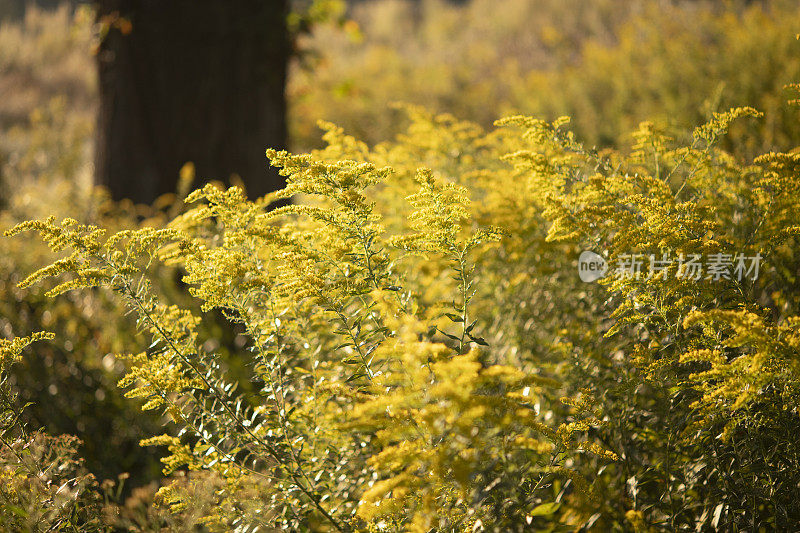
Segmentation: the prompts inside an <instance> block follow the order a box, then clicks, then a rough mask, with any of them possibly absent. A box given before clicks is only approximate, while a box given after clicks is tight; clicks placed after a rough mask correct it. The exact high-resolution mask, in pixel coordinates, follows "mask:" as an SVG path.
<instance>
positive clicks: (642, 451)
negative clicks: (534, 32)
mask: <svg viewBox="0 0 800 533" xmlns="http://www.w3.org/2000/svg"><path fill="white" fill-rule="evenodd" d="M404 109H405V111H404V112H405V113H407V114H408V116H409V120H410V124H411V125H410V127H409V129H408V131H407V133H405V134H403V135H401V136H399V137H398V139H397V140H396V141H393V142H387V143H383V144H379V145H377V146H375V147H372V148H370V147H368V146H367V145H366V144H364V143H362V142H360V141H358V140H356V139H355V138H353V137H350V136H348V135H346V134H345V133H344V132H343V131H342V130H341V129H340V128H337V127H335V126H333V125H331V124H328V123H321V126H322V127H323V128H324V129H325V130H326V133H325V136H324V138H325V140H326V142H327V143H328V146H327V147H326V148H324V149H322V150H320V151H317V152H314V153H312V154H304V155H293V154H290V153H287V152H283V151H281V152H278V151H274V150H269V151H268V152H267V155H268V158H269V159H270V161H271V163H272V164H273V165H275V166H277V167H278V168H280V169H281V172H282V173H283V175H285V176H286V179H287V186H286V188H285V189H283V190H281V191H279V192H277V193H274V194H272V195H270V196H268V197H266V198H263V199H261V200H259V201H256V202H250V201H247V200H246V197H245V195H244V192H243V191H242V190H241V189H239V188H236V187H233V188H230V189H228V190H222V189H219V188H217V187H215V186H213V185H207V186H205V187H204V188H202V189H200V190H197V191H195V192H193V193H192V194H190V195H189V196H188V198H187V200H186V201H187V203H188V207H187V208H186V210H185V211H184V212H183V213H182V214H179V215H178V216H176V217H174V218H173V219H172V220H171V221H170V222H169V223H167V224H165V225H163V226H156V225H151V226H148V227H140V228H136V229H125V230H122V231H116V232H114V231H111V232H109V231H107V230H106V229H104V228H101V227H98V226H94V225H90V224H84V223H79V222H78V221H76V220H73V219H69V218H67V219H64V220H62V221H57V220H56V219H54V218H53V217H50V218H48V219H45V220H39V221H29V222H23V223H20V224H18V225H16V226H15V227H14V228H13V229H11V230H9V232H8V234H9V235H16V234H19V233H22V232H26V231H37V232H38V233H39V234H40V235H41V237H42V239H43V240H44V241H45V242H46V243H47V244H48V245H49V246H50V248H51V249H52V250H53V251H54V252H56V253H59V254H60V258H59V259H58V260H56V261H54V262H53V263H51V264H50V265H48V266H45V267H44V268H42V269H40V270H38V271H36V272H34V273H32V274H30V275H29V276H28V277H27V278H26V279H24V280H22V282H21V286H22V287H27V286H30V285H35V284H41V283H46V284H48V285H47V286H48V287H50V289H49V294H50V295H52V296H55V297H58V298H60V297H63V296H58V295H63V294H64V293H72V292H73V291H75V290H82V291H83V290H87V289H89V288H91V287H103V288H105V289H108V290H110V291H111V292H113V293H116V294H117V295H118V296H119V297H120V298H121V300H122V301H124V302H125V303H126V305H127V307H128V309H129V311H130V312H131V313H132V314H133V315H134V316H135V317H136V321H137V325H138V328H139V330H140V331H141V333H142V335H144V336H146V337H147V338H148V343H149V347H148V348H147V349H145V350H143V351H140V352H136V353H130V354H127V355H122V357H123V358H124V360H125V361H126V364H127V368H128V371H127V375H126V376H125V377H124V378H123V379H122V380H121V381H120V385H121V386H123V387H126V388H127V390H128V392H127V395H128V396H129V397H132V398H141V399H142V400H143V401H144V402H145V403H144V406H143V407H144V409H148V410H157V411H158V412H161V413H163V414H164V415H165V416H166V417H168V418H169V420H170V422H169V424H168V426H167V427H168V432H167V433H166V434H164V435H161V436H153V437H151V438H147V439H145V440H143V441H142V444H143V445H149V446H162V447H164V448H166V450H167V451H168V454H169V455H168V456H167V457H166V458H165V459H164V460H163V461H164V464H165V474H167V475H177V474H176V473H179V472H183V471H189V472H195V473H196V475H203V476H205V477H206V479H207V480H208V482H209V483H212V484H214V486H215V487H217V488H216V490H215V491H214V493H213V494H214V496H213V498H214V501H215V504H214V505H211V506H208V505H207V504H201V503H200V502H201V501H206V502H207V501H208V500H207V498H208V496H207V495H206V496H203V498H206V499H205V500H203V499H202V498H201V497H200V496H198V495H197V494H198V493H196V492H193V491H192V490H190V489H189V487H190V486H189V485H187V484H186V483H185V482H183V481H181V478H176V479H175V482H174V483H172V484H167V485H165V486H164V487H163V488H162V489H161V490H160V491H159V492H158V497H157V501H159V502H160V503H161V504H162V505H166V506H168V507H169V508H170V509H171V510H172V511H173V512H174V513H177V514H178V515H181V513H195V514H197V512H198V509H203V512H202V513H201V515H202V517H201V521H202V522H203V523H204V524H205V525H206V526H207V527H208V528H210V529H212V530H220V531H228V530H231V529H235V530H241V531H249V530H257V529H258V530H270V529H271V528H278V529H280V528H284V529H293V530H332V531H353V530H374V531H431V530H435V531H479V530H485V531H526V530H531V529H534V530H536V529H546V528H550V529H553V528H556V529H559V528H560V529H568V530H575V529H579V528H581V527H583V528H589V529H592V528H594V529H597V530H637V531H645V530H676V529H684V528H692V529H699V530H706V529H709V530H712V529H722V530H754V529H758V528H767V529H770V528H777V529H784V528H786V527H789V524H792V523H794V521H795V520H797V518H798V517H797V513H798V511H797V508H796V505H794V502H795V501H796V499H797V497H798V491H800V489H798V483H799V482H800V478H798V474H797V473H798V472H800V470H798V468H797V466H798V463H800V454H798V450H797V447H796V446H794V444H793V439H792V435H794V434H795V433H796V431H797V429H798V418H797V408H796V399H797V394H798V374H797V372H798V367H797V363H796V355H797V346H798V340H797V338H796V337H797V331H796V324H797V321H798V319H797V317H796V314H797V309H796V308H797V302H796V298H795V296H794V292H795V291H793V290H792V289H793V287H794V284H795V283H796V274H797V271H798V264H797V259H796V257H794V254H793V250H794V249H796V246H797V241H796V239H797V234H798V231H800V230H799V229H798V226H797V224H796V222H795V219H794V213H796V211H797V209H798V207H800V206H798V205H797V203H798V202H800V196H799V195H798V191H797V188H796V184H795V181H796V180H794V179H793V178H792V176H793V172H794V170H795V169H796V157H795V156H794V155H793V154H778V153H770V154H766V155H764V156H760V157H758V158H756V159H755V160H753V161H749V162H747V161H741V160H738V159H737V158H736V157H734V156H732V155H730V154H729V153H727V152H725V151H723V150H722V149H721V148H720V140H721V138H722V136H723V135H724V134H725V133H726V132H727V131H728V129H729V128H730V126H731V124H732V123H734V122H735V121H744V120H758V119H759V117H760V114H759V113H758V112H757V111H755V110H754V109H751V108H737V109H732V110H730V111H728V112H725V113H717V114H714V115H713V117H712V118H711V119H710V120H709V121H708V122H707V123H705V124H703V125H701V126H699V127H698V128H696V129H695V130H694V132H693V133H692V135H691V137H690V138H691V141H690V142H689V143H688V144H682V143H680V142H678V141H676V140H675V139H673V138H672V137H670V136H669V135H668V134H667V133H665V132H664V131H663V130H661V129H659V128H658V127H657V126H656V125H654V124H653V123H642V124H641V125H640V127H639V128H638V130H636V132H634V134H633V135H632V137H631V139H632V142H631V145H630V148H628V149H621V150H605V151H597V150H593V149H587V148H585V147H584V145H583V144H582V143H581V142H579V140H578V139H577V137H576V136H575V135H574V134H573V133H571V132H570V131H569V130H568V124H569V120H568V119H566V118H562V119H558V120H556V121H555V122H552V123H550V122H546V121H543V120H540V119H534V118H531V117H525V116H513V117H509V118H506V119H503V120H501V121H498V123H497V126H498V127H497V128H496V129H494V130H493V131H489V132H486V131H484V130H483V129H482V128H480V127H479V126H477V125H475V124H472V123H469V122H463V121H459V120H457V119H455V118H454V117H452V116H447V115H433V114H430V113H428V112H426V111H425V110H423V109H421V108H418V107H414V106H407V107H405V108H404ZM285 198H292V199H294V202H295V203H293V204H291V205H289V206H284V207H280V208H277V209H270V208H269V206H270V204H271V203H273V202H275V201H277V200H281V199H285ZM585 249H588V250H593V251H595V252H596V253H597V254H598V255H600V256H602V257H604V258H605V260H606V261H607V263H608V266H609V270H608V275H606V276H605V277H603V278H602V279H601V280H599V281H598V282H595V283H592V284H587V283H584V282H583V281H581V280H580V278H579V277H578V272H577V265H576V262H577V258H578V254H579V252H580V251H581V250H585ZM715 254H716V255H715ZM720 254H721V255H720ZM631 256H633V257H640V258H641V261H642V264H643V265H644V267H643V268H642V270H641V272H633V271H631V270H630V269H628V270H626V269H625V268H622V265H624V264H625V261H626V260H627V261H630V257H631ZM695 256H697V257H711V256H719V257H722V256H725V257H728V256H729V257H730V264H729V265H728V270H727V271H725V270H720V269H719V268H718V269H717V270H712V269H711V268H710V267H709V269H708V270H706V271H703V272H702V275H694V274H696V272H693V271H687V269H688V267H689V266H690V264H689V263H690V262H689V261H688V260H687V259H686V258H688V257H695ZM656 257H657V258H659V259H661V260H662V263H660V265H661V266H660V267H659V268H658V269H656V268H655V267H654V266H653V265H654V264H655V263H654V262H653V261H655V258H656ZM667 257H672V258H673V260H672V261H667V260H666V259H665V258H667ZM719 257H718V258H719ZM734 257H736V258H743V259H742V261H744V258H746V259H747V260H748V261H749V263H747V264H746V265H745V263H744V262H743V263H742V265H745V266H747V268H744V269H739V268H737V267H736V264H735V262H734V260H733V258H734ZM754 258H758V259H759V260H760V268H759V270H754V266H753V264H752V262H753V259H754ZM628 266H630V264H628ZM166 267H169V268H176V269H178V270H179V271H180V272H182V273H183V281H184V283H186V284H187V285H188V287H189V291H190V293H191V294H192V296H193V297H194V298H195V299H196V300H197V301H198V302H199V303H200V306H199V307H192V306H185V305H178V304H176V303H171V302H167V301H165V300H164V298H163V296H161V295H159V294H158V291H156V290H154V288H153V284H152V282H151V278H152V277H153V276H154V272H155V271H156V270H155V269H158V268H166ZM687 272H688V273H687ZM715 272H716V274H715ZM634 274H635V275H634ZM640 274H641V275H640ZM48 279H54V280H55V281H54V282H53V284H50V282H49V281H47V280H48ZM214 312H219V313H221V314H222V315H223V316H224V317H225V318H226V319H227V321H228V322H229V323H230V327H231V328H236V330H237V331H240V332H241V337H242V339H243V340H242V342H241V343H240V345H241V348H242V349H241V353H240V354H238V355H239V357H243V358H245V359H246V360H247V365H246V368H247V369H249V370H248V373H249V375H248V376H246V379H247V380H248V381H249V383H250V384H249V385H247V384H245V385H247V386H242V385H243V384H242V383H240V380H238V379H234V377H233V374H231V372H230V371H229V369H230V363H229V361H227V360H226V359H224V358H221V357H220V355H219V353H218V352H216V351H215V349H214V347H215V346H218V343H214V342H210V341H213V339H211V338H206V337H204V334H203V333H202V332H201V325H202V324H203V322H204V321H206V320H208V319H209V316H210V314H211V313H214ZM206 331H208V330H206ZM205 335H206V336H207V335H208V333H207V332H206V333H205ZM208 476H210V477H208ZM198 479H199V478H198ZM214 479H216V481H213V480H214Z"/></svg>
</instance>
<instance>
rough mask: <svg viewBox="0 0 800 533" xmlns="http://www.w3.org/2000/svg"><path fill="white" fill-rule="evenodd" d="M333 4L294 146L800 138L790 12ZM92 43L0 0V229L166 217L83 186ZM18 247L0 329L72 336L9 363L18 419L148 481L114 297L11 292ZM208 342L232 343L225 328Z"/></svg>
mask: <svg viewBox="0 0 800 533" xmlns="http://www.w3.org/2000/svg"><path fill="white" fill-rule="evenodd" d="M342 9H346V11H344V14H345V18H346V22H344V24H338V23H337V24H333V23H329V24H326V23H319V24H316V25H315V26H314V27H313V29H312V30H311V31H310V32H308V33H306V34H304V35H303V36H302V37H301V38H300V39H299V40H298V47H297V49H298V50H299V51H300V52H297V53H295V55H294V57H293V59H292V63H291V65H290V75H289V80H288V85H287V89H286V94H287V100H288V120H289V122H288V124H289V147H290V149H292V150H294V151H305V150H309V149H312V148H316V147H319V146H321V145H322V143H321V139H320V130H319V129H318V127H317V120H318V119H324V120H329V121H332V122H334V123H336V124H338V125H340V126H342V127H344V129H345V131H346V132H348V133H350V134H353V135H355V136H356V137H358V138H360V139H362V140H364V141H366V142H367V143H369V144H370V145H372V144H376V143H379V142H381V141H385V140H388V139H391V138H393V137H394V136H395V135H397V134H398V133H399V132H401V131H403V130H404V128H405V127H406V125H407V118H406V114H405V113H403V112H402V111H400V110H398V109H397V108H396V107H393V106H392V104H393V103H395V102H408V103H414V104H421V105H423V106H425V107H426V108H428V109H430V110H432V111H436V112H446V113H451V114H452V115H454V116H456V117H458V118H459V119H468V120H472V121H475V122H477V123H479V124H481V125H483V126H487V127H488V126H489V125H491V123H492V121H494V120H495V119H496V118H498V117H500V116H503V115H506V114H511V113H525V114H530V115H536V116H541V117H542V118H545V119H554V118H556V117H557V116H560V115H570V116H572V117H573V125H574V128H575V131H576V133H577V134H578V136H579V137H580V138H581V139H582V140H584V141H585V142H586V144H587V145H589V146H592V145H594V146H597V147H598V148H602V147H607V146H608V147H615V146H619V145H620V143H621V142H622V141H627V140H628V139H621V138H619V134H620V132H628V131H633V130H634V129H635V127H636V125H637V124H638V123H639V122H640V121H642V120H646V119H647V120H653V121H655V122H656V123H657V124H659V126H660V127H661V128H663V129H664V130H666V131H668V132H673V134H674V135H677V136H680V135H682V134H681V132H682V131H685V130H686V129H687V128H690V127H691V126H693V125H696V124H698V123H701V122H703V121H704V120H705V119H706V118H707V117H709V116H710V114H711V113H712V112H714V111H718V110H724V109H727V108H729V107H733V106H738V105H752V106H753V107H756V108H757V109H759V110H761V111H763V112H764V118H763V119H761V120H758V121H755V120H754V121H743V123H742V124H737V125H735V126H734V128H733V130H732V132H731V135H730V136H729V137H728V139H727V140H726V141H725V142H726V143H727V145H726V146H725V147H726V148H727V149H729V150H731V151H733V152H734V153H735V154H737V155H741V156H752V155H753V154H756V153H761V152H766V151H770V150H788V149H790V148H792V147H794V146H798V145H800V121H798V120H797V117H796V113H797V111H796V108H795V109H792V108H788V107H786V106H782V105H781V104H782V103H783V102H784V101H786V100H787V99H788V98H789V95H788V94H787V93H786V91H785V90H784V85H786V84H788V83H791V82H793V81H796V80H798V79H800V54H798V50H799V48H798V46H800V44H798V41H797V40H796V33H797V28H800V10H798V9H797V3H796V2H795V1H791V0H773V1H766V0H765V1H744V0H742V1H733V0H731V1H723V0H714V1H712V0H707V1H702V0H698V1H677V0H675V1H667V0H626V1H617V0H537V1H529V0H472V1H467V2H446V1H443V0H419V1H411V0H369V1H367V0H362V1H352V2H350V3H347V4H346V6H345V5H343V6H342ZM97 33H98V29H97V27H96V25H95V18H94V14H93V13H92V10H91V8H90V7H89V6H86V5H78V4H69V3H58V2H55V1H47V2H44V1H42V2H37V3H28V2H23V1H22V0H17V1H14V0H0V184H1V186H2V194H1V195H0V201H1V202H2V207H3V210H2V212H0V225H2V227H3V228H4V229H5V228H7V227H10V226H11V225H13V224H14V223H16V222H19V221H22V220H26V219H31V218H43V217H46V216H49V215H55V216H56V217H62V216H68V215H69V216H75V215H76V213H82V214H83V215H82V216H83V219H82V220H81V221H82V222H90V223H100V222H102V224H103V225H104V226H106V227H111V228H122V227H133V226H136V225H141V224H147V223H149V222H148V221H151V222H152V221H155V223H159V221H161V222H163V220H165V217H167V216H168V215H170V214H174V210H175V209H176V207H174V201H175V199H176V197H175V196H174V195H173V196H167V197H165V198H163V199H162V201H160V202H159V203H158V204H157V205H155V206H153V207H149V208H145V207H142V206H134V205H132V204H131V203H130V202H127V203H125V202H123V203H122V204H111V203H110V202H109V201H108V200H107V198H105V197H104V196H103V194H102V193H101V192H97V191H93V190H92V149H93V142H94V138H95V136H94V129H95V113H96V111H97V105H98V104H97V94H98V89H97V79H96V69H95V66H94V56H93V54H94V53H95V51H96V49H97V44H98V37H97ZM265 148H266V147H265ZM265 165H266V160H265ZM190 174H191V171H190V170H187V179H188V178H191V175H190ZM31 242H34V241H31ZM31 242H22V241H19V240H9V239H0V334H2V335H3V337H5V338H10V337H12V336H13V335H15V334H19V335H22V334H26V333H27V332H30V331H35V330H37V329H40V325H42V326H43V327H45V328H49V329H52V330H54V331H60V332H61V331H64V332H68V333H70V334H71V337H70V338H71V339H74V340H73V341H69V340H66V338H67V337H63V336H60V337H59V340H56V341H54V342H52V343H49V344H39V345H37V346H36V348H35V349H34V350H32V352H31V353H33V354H35V357H27V358H26V359H25V361H24V363H23V364H20V365H18V366H17V367H16V368H15V370H14V372H13V376H12V384H13V385H14V387H16V389H17V390H18V392H19V394H20V400H21V401H22V402H31V406H30V407H29V408H28V409H27V410H26V411H25V413H26V417H27V421H28V423H29V425H30V426H31V427H35V428H43V429H45V430H46V431H47V432H49V433H52V434H55V435H59V434H63V433H67V434H72V435H76V436H77V437H79V438H80V439H81V440H82V442H83V444H82V445H81V447H80V455H81V456H82V457H84V458H85V460H86V466H87V468H88V469H89V470H90V471H91V472H93V473H94V474H95V475H96V476H97V477H98V478H99V479H106V478H110V479H114V478H116V477H117V476H118V475H119V474H121V473H123V472H129V473H131V476H132V479H131V480H130V481H129V483H128V486H129V487H136V486H141V485H144V484H146V483H149V482H153V481H155V480H157V479H158V477H159V470H160V464H159V463H158V461H157V457H154V456H153V454H154V452H153V450H152V449H148V448H140V447H139V446H138V441H139V439H140V438H142V437H144V436H149V435H152V434H154V433H156V430H155V428H156V427H157V425H158V420H156V419H154V418H153V417H152V416H150V415H146V414H143V413H142V412H141V411H140V410H139V404H137V403H136V402H133V401H131V400H127V399H125V398H123V396H122V392H121V391H120V390H118V389H117V387H116V381H117V380H118V379H119V378H120V377H121V376H122V373H123V372H122V366H121V365H122V363H120V362H118V361H116V360H115V359H114V358H113V356H111V355H110V354H112V353H115V352H118V351H127V352H131V351H134V350H135V349H136V347H137V346H138V343H140V342H141V340H138V337H137V336H136V331H135V326H134V324H133V322H132V321H126V320H118V319H113V320H112V319H110V318H109V317H114V316H118V313H116V312H112V308H111V306H115V305H117V304H115V303H113V302H112V301H110V299H108V298H106V297H104V296H103V295H102V294H101V293H99V292H98V293H89V295H87V293H83V292H81V293H79V294H75V295H71V296H69V297H63V298H61V299H59V300H58V303H57V305H54V304H53V303H52V302H47V303H45V298H44V296H43V294H42V293H41V289H39V288H37V287H32V288H29V289H25V290H21V289H18V288H17V287H16V284H17V283H18V282H19V281H20V278H19V273H20V272H31V271H34V270H35V269H36V268H38V265H41V264H44V263H46V262H48V261H49V259H48V258H49V252H48V251H47V249H46V248H45V247H44V246H43V245H41V244H38V245H34V244H31ZM160 283H161V286H160V287H159V291H161V292H162V293H163V294H164V295H165V296H166V298H167V299H168V300H172V301H175V300H179V299H182V298H183V299H185V295H183V294H182V292H181V291H180V290H179V286H178V285H179V284H178V282H177V279H176V276H175V273H174V272H171V271H170V270H169V269H167V268H164V271H163V274H162V275H161V277H160ZM183 305H189V303H188V301H184V302H183ZM210 337H214V338H218V339H219V338H225V339H227V341H229V342H230V343H234V344H235V342H236V334H235V332H227V331H221V330H220V331H217V332H215V333H214V334H213V335H210ZM77 342H80V343H81V344H76V343H77Z"/></svg>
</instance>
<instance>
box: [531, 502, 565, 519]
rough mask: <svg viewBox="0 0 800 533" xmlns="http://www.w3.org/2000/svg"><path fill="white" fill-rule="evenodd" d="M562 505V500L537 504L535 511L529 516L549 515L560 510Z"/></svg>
mask: <svg viewBox="0 0 800 533" xmlns="http://www.w3.org/2000/svg"><path fill="white" fill-rule="evenodd" d="M559 507H561V503H560V502H550V503H543V504H541V505H537V506H536V507H535V508H534V509H533V511H531V512H530V513H528V516H547V515H551V514H553V513H555V512H556V511H558V508H559Z"/></svg>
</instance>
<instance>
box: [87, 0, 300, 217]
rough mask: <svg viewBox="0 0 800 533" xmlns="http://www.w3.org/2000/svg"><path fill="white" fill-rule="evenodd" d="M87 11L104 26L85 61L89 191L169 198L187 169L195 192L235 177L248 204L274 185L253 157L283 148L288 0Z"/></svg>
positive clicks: (105, 0)
mask: <svg viewBox="0 0 800 533" xmlns="http://www.w3.org/2000/svg"><path fill="white" fill-rule="evenodd" d="M98 8H99V9H98V20H99V21H101V23H102V22H106V23H108V22H109V21H111V22H112V23H111V24H110V25H109V31H108V33H107V35H106V36H105V38H104V39H103V40H102V43H101V45H100V49H99V51H98V55H97V57H98V68H99V80H100V98H101V104H100V113H99V117H98V126H99V127H98V142H97V152H96V161H95V176H96V182H97V183H98V184H100V185H104V186H105V187H107V188H108V189H109V191H110V192H111V195H112V197H113V198H114V199H122V198H129V199H131V200H133V201H134V202H137V203H151V202H152V201H153V200H154V199H156V198H157V197H158V196H160V195H161V194H164V193H168V192H175V190H176V184H177V178H178V173H179V170H180V168H181V167H182V166H183V165H184V163H186V162H188V161H191V162H193V163H194V165H195V168H196V174H197V177H198V182H199V183H198V182H195V185H199V184H201V183H202V182H205V181H209V180H222V181H228V180H229V179H230V177H231V175H233V174H236V175H238V176H239V177H240V178H241V179H242V181H243V182H244V184H245V186H246V188H247V192H248V195H249V196H250V198H255V197H258V196H262V195H264V194H266V193H268V192H270V191H273V190H276V189H278V188H280V187H281V186H282V185H283V178H281V177H279V176H278V174H277V172H275V171H274V170H272V169H271V168H269V167H268V163H267V160H266V157H265V155H264V151H265V150H266V149H267V148H269V147H274V148H284V147H285V144H286V102H285V95H284V86H285V82H286V68H287V61H288V57H289V54H290V44H289V38H288V33H287V29H286V14H287V9H288V0H226V1H221V0H168V1H167V0H99V5H98ZM117 14H118V16H119V17H122V18H117ZM114 21H116V22H114ZM128 22H129V23H130V24H128Z"/></svg>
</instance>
